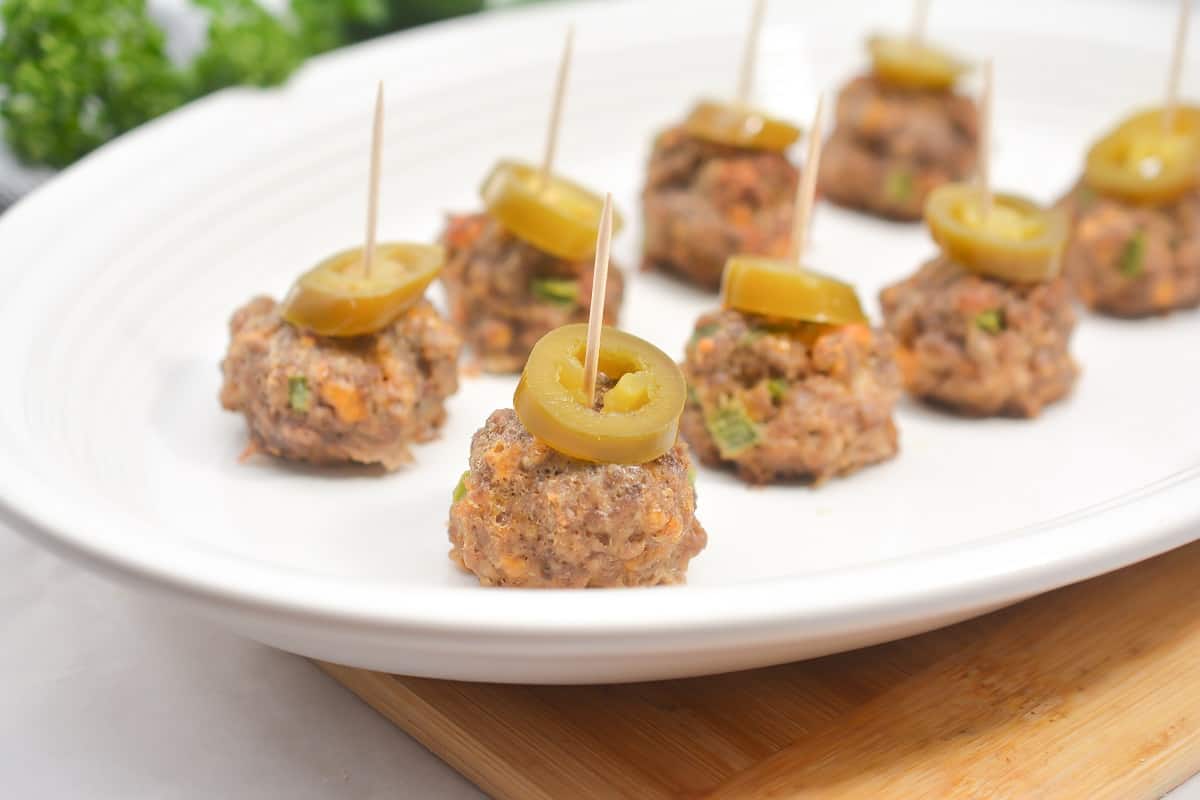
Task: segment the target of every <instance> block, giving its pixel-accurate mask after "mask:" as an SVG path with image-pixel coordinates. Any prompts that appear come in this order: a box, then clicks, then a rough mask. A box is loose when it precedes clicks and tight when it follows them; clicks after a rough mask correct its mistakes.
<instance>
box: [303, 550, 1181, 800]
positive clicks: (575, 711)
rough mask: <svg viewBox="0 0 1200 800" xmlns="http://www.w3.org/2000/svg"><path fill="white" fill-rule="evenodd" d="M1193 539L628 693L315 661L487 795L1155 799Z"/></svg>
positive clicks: (1171, 754)
mask: <svg viewBox="0 0 1200 800" xmlns="http://www.w3.org/2000/svg"><path fill="white" fill-rule="evenodd" d="M1198 589H1200V543H1196V544H1193V545H1189V546H1188V547H1185V548H1182V549H1180V550H1176V551H1174V552H1172V553H1169V554H1167V555H1164V556H1160V557H1159V558H1156V559H1154V560H1152V561H1147V562H1144V563H1142V564H1139V565H1137V566H1134V567H1130V568H1128V569H1126V570H1123V571H1121V572H1118V573H1114V574H1112V575H1108V576H1105V577H1102V578H1097V579H1095V580H1092V581H1089V582H1087V583H1083V584H1078V585H1076V586H1072V587H1068V588H1066V589H1061V590H1059V591H1056V592H1053V593H1051V594H1048V595H1044V596H1042V597H1039V598H1036V599H1033V600H1030V601H1027V602H1025V603H1022V604H1020V605H1017V606H1014V607H1012V608H1009V609H1005V610H1004V611H1000V612H997V613H994V614H991V615H989V616H986V617H983V618H981V619H977V620H973V621H971V622H967V623H963V624H960V625H956V626H954V627H951V628H946V629H944V630H941V631H935V632H933V633H929V634H925V635H923V636H918V637H914V638H911V639H906V640H903V641H900V642H894V643H891V644H887V645H881V646H878V647H873V648H868V649H866V650H860V651H856V652H853V653H845V654H841V655H836V656H830V657H827V658H821V659H817V660H814V661H808V662H802V663H797V664H788V665H785V666H781V667H772V668H768V669H761V670H754V671H751V672H742V673H734V674H729V675H719V676H715V677H709V678H695V679H690V680H680V681H667V682H660V683H644V684H632V685H624V686H587V687H578V686H576V687H554V686H501V685H489V684H469V683H457V682H451V681H437V680H427V679H420V678H404V677H400V676H395V675H386V674H382V673H373V672H368V671H364V670H356V669H351V668H347V667H340V666H336V665H333V664H322V665H321V666H322V668H323V669H325V670H326V671H327V672H328V673H329V674H330V675H332V676H333V677H334V678H336V679H337V680H338V681H340V682H341V683H343V684H345V685H346V686H347V687H349V688H350V689H351V690H352V691H353V692H355V693H356V694H358V695H359V696H360V697H361V698H362V699H363V700H365V701H366V702H367V703H369V704H371V705H372V706H373V707H374V708H375V709H377V710H378V711H379V712H380V713H382V714H384V715H385V716H387V717H388V718H389V719H391V720H392V721H393V722H395V723H396V724H397V725H399V726H400V727H402V728H403V729H404V730H406V731H407V732H408V733H410V734H411V735H412V736H413V737H415V738H416V739H418V740H419V741H421V742H422V743H424V744H425V745H426V746H427V747H428V748H429V749H430V750H432V751H433V752H434V753H436V754H437V755H439V756H440V757H442V758H443V759H445V760H446V761H447V762H448V763H449V764H451V765H452V766H453V767H454V768H455V769H457V770H459V771H460V772H461V773H463V774H464V775H465V776H467V777H468V778H469V779H471V780H472V781H474V782H475V783H476V784H477V785H478V786H479V787H480V788H481V789H483V791H485V792H487V793H488V794H490V795H492V796H494V797H497V798H514V799H515V798H520V800H529V799H531V798H571V799H572V800H573V799H574V798H612V797H629V798H647V799H648V800H649V799H652V798H664V799H665V798H701V797H705V798H708V797H711V798H714V799H715V798H723V799H731V798H765V797H787V798H821V799H822V800H827V799H829V798H872V800H887V799H890V798H905V800H908V798H925V797H929V798H958V797H963V798H998V799H999V798H1013V799H1014V800H1015V799H1017V798H1020V799H1021V800H1024V799H1025V798H1047V799H1050V798H1088V799H1089V800H1101V799H1102V798H1114V800H1139V799H1140V798H1156V797H1160V796H1162V795H1163V794H1164V793H1165V792H1167V791H1169V790H1170V789H1172V788H1173V787H1175V786H1177V785H1178V784H1180V783H1182V782H1183V781H1184V780H1186V779H1187V778H1188V777H1189V776H1191V775H1192V774H1194V773H1196V772H1198V771H1200V591H1198Z"/></svg>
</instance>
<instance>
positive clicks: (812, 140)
mask: <svg viewBox="0 0 1200 800" xmlns="http://www.w3.org/2000/svg"><path fill="white" fill-rule="evenodd" d="M824 122H825V95H824V93H822V94H821V95H819V96H818V97H817V111H816V113H815V114H813V121H812V127H811V128H810V129H809V133H808V156H807V157H806V158H805V159H804V174H803V175H802V176H800V186H799V187H798V188H797V190H796V209H795V211H793V212H792V243H791V247H790V249H789V251H788V259H789V260H790V261H792V262H794V263H795V264H796V266H800V260H801V259H802V258H803V257H804V248H805V245H807V244H808V228H809V223H810V221H811V219H812V212H813V204H814V202H815V201H816V197H817V173H818V171H820V168H821V142H822V138H821V137H822V127H823V125H824Z"/></svg>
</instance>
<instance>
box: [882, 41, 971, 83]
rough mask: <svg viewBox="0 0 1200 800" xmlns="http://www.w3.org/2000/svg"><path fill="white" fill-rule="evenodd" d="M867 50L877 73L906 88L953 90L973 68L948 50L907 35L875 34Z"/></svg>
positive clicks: (888, 81)
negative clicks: (959, 80)
mask: <svg viewBox="0 0 1200 800" xmlns="http://www.w3.org/2000/svg"><path fill="white" fill-rule="evenodd" d="M867 50H868V51H869V52H870V54H871V64H872V68H873V70H874V72H875V75H876V76H877V77H878V78H879V79H880V80H881V81H883V82H884V83H890V84H892V85H893V86H900V87H903V88H906V89H933V90H945V89H949V88H951V87H953V86H954V84H955V82H956V81H957V80H958V78H959V76H960V75H962V74H963V73H964V72H966V71H967V69H968V68H969V67H968V65H967V64H966V63H965V62H963V61H960V60H959V59H957V58H955V57H954V56H952V55H951V54H949V53H947V52H946V51H944V50H941V49H939V48H936V47H931V46H930V45H927V44H923V43H921V42H917V41H914V40H913V39H910V38H907V37H900V36H871V37H868V38H867Z"/></svg>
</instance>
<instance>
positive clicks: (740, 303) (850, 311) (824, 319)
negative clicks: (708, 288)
mask: <svg viewBox="0 0 1200 800" xmlns="http://www.w3.org/2000/svg"><path fill="white" fill-rule="evenodd" d="M721 302H722V303H723V304H724V306H725V307H726V308H732V309H736V310H738V311H745V312H748V313H751V314H762V315H764V316H769V317H777V318H780V319H793V320H798V321H801V322H817V323H822V324H825V325H849V324H852V323H860V322H866V321H867V316H866V314H864V313H863V310H862V305H861V304H860V303H859V301H858V293H857V292H855V291H854V287H853V286H851V285H849V284H847V283H842V282H841V281H839V280H837V279H835V278H830V277H828V276H826V275H822V274H820V273H817V272H812V271H810V270H806V269H801V268H799V267H797V266H795V265H794V264H792V263H790V262H787V261H779V260H777V259H772V258H759V257H756V256H734V257H733V258H731V259H729V261H727V262H726V263H725V272H724V274H723V276H722V280H721Z"/></svg>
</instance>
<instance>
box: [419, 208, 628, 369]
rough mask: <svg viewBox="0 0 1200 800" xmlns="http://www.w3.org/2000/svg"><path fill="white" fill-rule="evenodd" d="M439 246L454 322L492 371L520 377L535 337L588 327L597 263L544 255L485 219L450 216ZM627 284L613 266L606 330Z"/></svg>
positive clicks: (607, 301)
mask: <svg viewBox="0 0 1200 800" xmlns="http://www.w3.org/2000/svg"><path fill="white" fill-rule="evenodd" d="M442 243H443V244H444V245H445V246H446V268H445V269H444V270H442V276H441V278H442V283H443V284H444V285H445V287H446V296H447V298H448V299H449V304H450V318H451V319H452V320H454V323H455V324H456V325H457V326H458V327H459V330H461V331H462V334H463V337H464V338H465V339H466V341H467V344H468V345H470V347H471V348H472V350H473V351H474V354H475V357H476V358H477V359H478V361H479V364H480V366H481V367H482V368H483V369H484V370H486V371H487V372H495V373H510V372H520V371H521V369H522V368H523V367H524V366H525V359H526V358H528V357H529V351H530V350H532V349H533V346H534V345H535V344H536V343H537V341H538V339H541V338H542V337H543V336H544V335H546V334H547V333H549V332H550V331H552V330H554V329H555V328H558V327H561V326H563V325H566V324H567V323H570V322H586V321H587V318H588V309H589V307H590V306H591V297H592V268H593V264H592V262H590V261H589V262H587V263H583V262H576V263H571V262H568V261H563V260H561V259H558V258H555V257H554V256H552V255H549V254H547V253H543V252H542V251H541V250H538V249H537V248H536V247H534V246H533V245H530V244H526V243H525V242H523V241H522V240H520V239H518V238H516V237H515V236H513V235H512V234H510V233H509V232H508V231H507V230H506V229H505V228H504V227H503V226H501V225H500V224H499V223H498V222H496V221H495V220H494V219H492V218H491V217H489V216H488V215H487V214H467V215H461V216H451V217H450V219H449V221H448V223H447V226H446V230H445V232H444V233H443V234H442ZM624 283H625V281H624V276H623V275H622V274H621V269H620V267H619V266H618V265H617V264H615V263H613V264H611V265H610V266H609V271H608V295H607V299H606V301H605V305H604V321H605V323H606V324H608V325H616V324H617V317H618V315H619V313H620V308H621V298H622V295H623V291H624Z"/></svg>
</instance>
